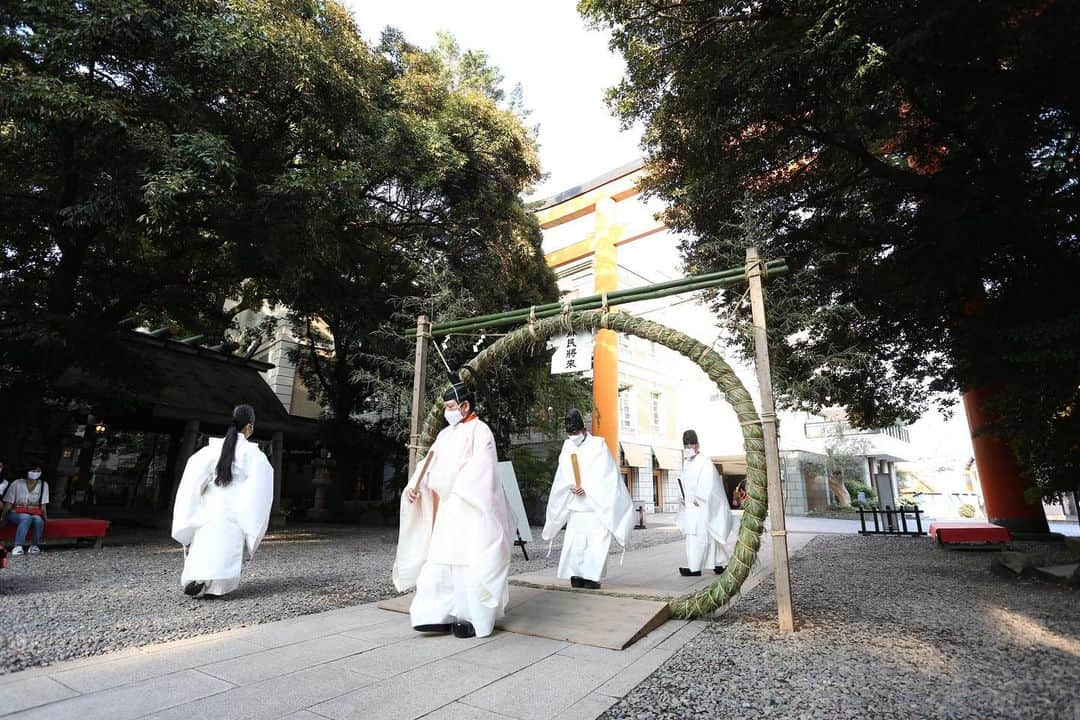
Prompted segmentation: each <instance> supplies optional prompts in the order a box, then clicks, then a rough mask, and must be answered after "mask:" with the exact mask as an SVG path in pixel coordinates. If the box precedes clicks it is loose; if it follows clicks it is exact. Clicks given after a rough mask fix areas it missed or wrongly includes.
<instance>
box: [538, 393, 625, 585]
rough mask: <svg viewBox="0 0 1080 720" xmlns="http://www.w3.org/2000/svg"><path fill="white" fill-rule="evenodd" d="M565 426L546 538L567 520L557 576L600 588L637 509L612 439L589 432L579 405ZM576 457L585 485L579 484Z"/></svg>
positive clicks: (552, 536) (545, 525) (552, 485)
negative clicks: (610, 442) (611, 551)
mask: <svg viewBox="0 0 1080 720" xmlns="http://www.w3.org/2000/svg"><path fill="white" fill-rule="evenodd" d="M565 427H566V434H567V436H568V437H567V439H566V441H565V442H564V443H563V447H562V452H561V453H560V454H559V466H558V469H557V470H556V472H555V479H554V480H553V481H552V483H551V492H550V493H549V495H548V506H547V519H546V522H545V523H544V532H543V538H544V539H545V540H548V541H551V540H553V539H554V538H555V536H556V535H558V534H559V530H561V529H562V527H563V524H565V525H566V536H565V537H564V538H563V547H562V554H561V555H560V556H559V568H558V571H557V573H556V576H557V577H560V578H569V580H570V585H571V587H575V588H587V589H590V590H595V589H599V587H600V581H601V580H602V579H603V578H604V576H605V575H606V574H607V561H608V551H609V549H610V547H611V540H612V539H613V538H614V539H615V540H616V541H617V542H618V543H619V545H621V546H622V547H623V548H625V547H626V544H627V542H629V540H630V528H631V527H632V526H633V522H634V512H633V511H634V507H633V502H632V501H631V499H630V493H629V491H627V489H626V485H624V484H623V482H622V478H621V477H620V475H619V470H618V468H617V467H616V466H615V460H614V459H613V458H612V457H611V453H610V452H609V451H608V447H607V443H606V442H604V439H603V438H598V437H595V436H593V435H590V434H589V433H587V432H586V431H585V422H584V420H583V419H582V417H581V413H580V412H578V410H577V409H576V408H574V409H571V410H570V412H568V413H567V414H566V421H565ZM573 455H576V456H577V461H578V470H579V471H580V473H581V487H580V488H578V487H577V486H576V484H575V482H574V469H573V464H572V461H571V456H573Z"/></svg>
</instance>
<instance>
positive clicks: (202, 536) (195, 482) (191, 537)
mask: <svg viewBox="0 0 1080 720" xmlns="http://www.w3.org/2000/svg"><path fill="white" fill-rule="evenodd" d="M254 430H255V411H254V410H253V409H252V408H251V406H249V405H240V406H238V407H237V408H236V409H235V410H234V411H233V420H232V423H231V424H230V426H229V430H228V432H227V433H226V435H225V437H224V438H214V439H212V440H210V444H209V445H207V446H206V447H204V448H203V449H201V450H199V451H198V452H196V453H195V454H194V455H192V456H191V458H190V459H189V460H188V462H187V465H186V466H185V467H184V475H183V477H182V478H181V480H180V488H179V489H178V490H177V493H176V504H175V505H174V507H173V524H172V537H173V539H174V540H176V541H177V542H178V543H180V544H181V545H183V546H184V571H183V573H182V574H181V576H180V586H181V587H182V588H183V589H184V593H186V594H187V595H190V596H192V597H205V596H211V597H213V596H220V595H225V594H227V593H230V592H232V591H233V590H235V589H236V588H237V587H238V586H239V585H240V569H241V565H242V564H243V559H244V551H245V550H246V551H247V555H248V558H249V559H250V558H251V557H252V556H254V554H255V550H256V548H258V547H259V543H260V542H261V541H262V538H263V535H264V534H266V527H267V525H268V524H269V522H270V506H271V504H272V503H273V499H274V470H273V467H272V466H271V465H270V461H269V460H267V458H266V455H265V454H263V452H262V451H261V450H259V446H258V445H256V444H255V443H252V442H249V441H248V438H249V437H251V434H252V432H254Z"/></svg>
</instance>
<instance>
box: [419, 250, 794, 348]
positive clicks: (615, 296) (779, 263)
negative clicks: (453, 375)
mask: <svg viewBox="0 0 1080 720" xmlns="http://www.w3.org/2000/svg"><path fill="white" fill-rule="evenodd" d="M767 270H768V273H769V274H776V275H780V274H783V273H784V272H786V270H787V266H786V264H785V262H784V261H783V260H771V261H769V262H768V263H767ZM745 279H746V271H745V268H741V267H739V268H728V269H726V270H718V271H716V272H711V273H704V274H702V275H692V276H690V277H685V278H677V279H675V280H667V281H665V282H662V283H653V284H651V285H643V286H641V287H636V288H626V289H623V290H615V291H612V292H610V293H608V294H607V300H608V304H624V303H625V302H627V301H631V302H632V301H633V300H629V299H630V298H632V297H635V296H637V295H640V294H642V293H652V292H659V291H663V290H671V289H676V288H678V289H679V292H685V290H684V289H683V288H684V286H686V285H691V284H698V283H704V284H703V285H701V287H702V288H706V287H716V286H717V285H719V284H724V283H721V282H713V281H726V280H735V281H737V282H738V283H742V282H744V281H745ZM668 294H675V293H668ZM660 297H665V296H664V295H661V296H660ZM603 299H604V296H603V294H602V293H596V294H594V295H587V296H585V297H581V298H578V299H576V300H574V301H573V303H572V305H573V308H574V309H575V310H580V309H582V306H583V305H584V304H586V303H593V302H595V303H598V305H597V307H599V303H602V302H603ZM616 301H618V302H616ZM562 310H563V304H562V303H561V302H553V303H545V304H543V305H536V306H534V307H531V308H518V309H516V310H507V311H504V312H498V313H491V314H489V315H478V316H475V317H471V318H461V319H457V320H447V321H445V322H441V323H435V324H434V325H432V330H434V331H443V330H448V329H454V330H457V329H458V328H459V327H460V326H464V325H469V326H472V325H474V324H477V323H487V322H493V321H500V320H504V319H507V318H509V317H512V316H513V317H520V318H522V319H525V318H528V317H529V316H530V315H531V314H533V313H535V314H536V316H537V318H539V317H541V315H543V317H551V314H552V313H554V314H557V313H560V312H562ZM485 327H486V326H485ZM470 329H471V328H470ZM413 334H415V331H414V330H408V331H407V332H406V335H409V336H411V335H413Z"/></svg>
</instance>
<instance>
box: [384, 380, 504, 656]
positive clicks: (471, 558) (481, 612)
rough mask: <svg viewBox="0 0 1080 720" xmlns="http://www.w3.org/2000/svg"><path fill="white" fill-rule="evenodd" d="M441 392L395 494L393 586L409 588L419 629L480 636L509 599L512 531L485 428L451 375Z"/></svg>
mask: <svg viewBox="0 0 1080 720" xmlns="http://www.w3.org/2000/svg"><path fill="white" fill-rule="evenodd" d="M453 381H454V382H453V384H452V385H451V387H450V389H449V390H447V391H446V393H445V394H444V395H443V413H444V416H445V417H446V421H447V423H449V425H448V426H447V427H445V428H443V430H442V432H440V433H439V435H438V437H436V438H435V442H434V443H433V444H432V446H431V449H430V450H429V451H428V455H425V458H424V460H422V461H421V462H420V464H419V465H418V467H417V469H416V471H415V472H414V473H413V477H412V478H410V480H409V484H408V485H407V486H406V489H405V492H404V493H402V496H401V527H400V531H399V536H398V547H397V556H396V558H395V560H394V568H393V581H394V587H396V588H397V589H398V591H400V592H404V591H406V590H408V589H410V588H413V587H415V588H416V595H415V596H414V597H413V601H412V606H411V607H410V608H409V616H410V620H411V622H412V626H413V628H414V629H416V630H417V631H419V632H428V633H447V632H451V631H452V632H453V633H454V636H455V637H459V638H469V637H474V636H475V637H486V636H488V635H490V634H491V632H492V630H493V629H494V627H495V622H496V621H497V620H498V619H499V618H501V617H502V616H503V614H504V613H505V611H506V605H507V603H508V602H509V601H510V592H509V588H508V583H507V577H508V576H509V572H510V549H511V547H512V544H511V543H512V538H513V535H512V530H511V529H510V528H511V526H510V513H509V510H508V508H507V505H506V495H505V494H504V492H503V489H502V485H501V484H500V483H499V481H498V479H497V477H496V475H495V467H496V464H497V463H498V457H497V455H496V451H495V438H494V436H493V435H492V434H491V429H490V428H489V427H488V426H487V424H486V423H485V422H484V421H483V420H481V419H480V418H479V417H477V415H476V398H475V397H474V395H473V392H472V390H471V389H470V388H469V386H468V385H466V384H464V383H462V382H461V381H460V380H458V379H457V378H456V377H455V378H453Z"/></svg>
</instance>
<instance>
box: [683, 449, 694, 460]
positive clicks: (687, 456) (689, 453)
mask: <svg viewBox="0 0 1080 720" xmlns="http://www.w3.org/2000/svg"><path fill="white" fill-rule="evenodd" d="M696 455H697V451H696V450H693V449H692V448H683V451H682V456H683V460H693V459H694V457H695V456H696Z"/></svg>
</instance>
